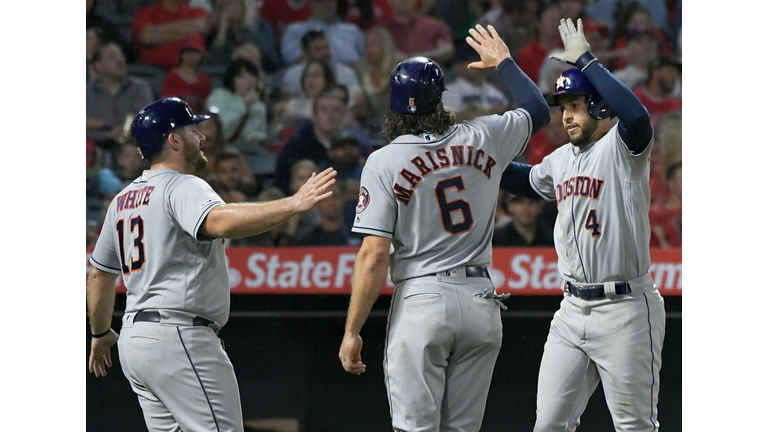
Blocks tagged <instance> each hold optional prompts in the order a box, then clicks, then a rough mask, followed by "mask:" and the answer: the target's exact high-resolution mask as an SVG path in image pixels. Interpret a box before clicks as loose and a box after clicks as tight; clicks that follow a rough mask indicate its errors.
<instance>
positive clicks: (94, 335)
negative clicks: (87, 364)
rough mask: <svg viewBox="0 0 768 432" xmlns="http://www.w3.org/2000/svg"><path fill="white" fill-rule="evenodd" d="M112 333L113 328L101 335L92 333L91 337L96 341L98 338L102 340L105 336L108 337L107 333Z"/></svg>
mask: <svg viewBox="0 0 768 432" xmlns="http://www.w3.org/2000/svg"><path fill="white" fill-rule="evenodd" d="M111 331H112V327H110V328H108V329H107V331H105V332H104V333H99V334H93V333H91V337H92V338H94V339H98V338H100V337H104V336H106V335H107V333H109V332H111Z"/></svg>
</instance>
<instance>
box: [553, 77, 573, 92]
mask: <svg viewBox="0 0 768 432" xmlns="http://www.w3.org/2000/svg"><path fill="white" fill-rule="evenodd" d="M550 82H551V81H550ZM555 84H556V85H557V90H560V89H561V88H565V86H566V85H570V84H571V79H570V78H568V77H566V76H563V75H560V78H558V79H557V81H555Z"/></svg>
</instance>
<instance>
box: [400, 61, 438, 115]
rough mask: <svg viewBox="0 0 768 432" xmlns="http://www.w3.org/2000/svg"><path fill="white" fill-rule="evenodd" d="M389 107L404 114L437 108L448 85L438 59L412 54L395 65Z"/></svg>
mask: <svg viewBox="0 0 768 432" xmlns="http://www.w3.org/2000/svg"><path fill="white" fill-rule="evenodd" d="M389 89H390V93H389V108H390V109H391V110H392V112H396V113H402V114H419V113H424V112H429V111H432V110H433V109H435V107H436V106H437V104H439V103H440V98H441V96H442V95H443V92H444V91H445V90H446V88H445V76H444V75H443V71H442V69H440V66H439V65H438V64H437V62H436V61H434V60H432V59H429V58H426V57H411V58H409V59H405V60H403V61H401V62H400V63H398V64H397V66H395V68H394V69H393V70H392V75H390V77H389Z"/></svg>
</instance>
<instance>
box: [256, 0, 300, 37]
mask: <svg viewBox="0 0 768 432" xmlns="http://www.w3.org/2000/svg"><path fill="white" fill-rule="evenodd" d="M309 1H310V0H264V2H263V3H262V5H261V12H260V13H261V16H262V17H263V18H264V19H265V20H267V22H269V24H270V25H271V26H272V30H274V31H275V36H277V38H278V40H280V39H282V37H283V35H284V34H285V29H286V28H287V27H288V25H289V24H291V23H294V22H299V21H304V20H307V19H309V18H310V17H311V16H312V9H311V8H310V6H309Z"/></svg>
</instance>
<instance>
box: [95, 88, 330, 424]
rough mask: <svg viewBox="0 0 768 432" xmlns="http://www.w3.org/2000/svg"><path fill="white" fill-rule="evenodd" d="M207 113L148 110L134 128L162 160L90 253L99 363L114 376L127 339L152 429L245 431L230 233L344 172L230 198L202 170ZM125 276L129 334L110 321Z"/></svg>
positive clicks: (321, 189) (279, 211)
mask: <svg viewBox="0 0 768 432" xmlns="http://www.w3.org/2000/svg"><path fill="white" fill-rule="evenodd" d="M208 117H209V116H201V115H194V114H193V113H192V110H191V109H190V107H189V105H188V104H187V103H186V102H184V101H182V100H180V99H177V98H167V99H161V100H158V101H155V102H153V103H151V104H149V105H148V106H146V107H145V108H144V109H142V110H141V111H139V113H138V115H137V116H136V118H135V119H134V121H133V124H132V126H131V132H132V134H133V138H134V139H135V141H136V144H137V146H138V149H139V152H140V153H141V155H142V157H143V158H145V159H148V160H149V161H150V164H151V166H150V169H149V170H147V171H144V173H143V174H142V175H141V177H139V178H137V179H136V180H134V181H133V183H131V184H130V185H128V186H127V187H126V188H125V189H123V190H122V191H121V192H120V193H118V194H117V196H115V198H114V199H113V200H112V203H111V204H110V206H109V209H108V211H107V215H106V218H105V220H104V225H103V229H102V232H101V235H100V236H99V239H98V241H97V243H96V246H95V247H94V250H93V253H92V255H91V259H90V262H91V265H92V269H91V272H90V274H89V277H88V284H87V287H86V294H87V305H88V314H89V317H90V326H91V333H92V339H91V353H90V358H89V360H88V369H89V371H90V372H91V373H93V374H95V375H96V377H101V376H105V375H106V373H107V371H106V368H107V367H111V366H112V358H111V353H110V351H111V347H112V345H114V344H115V343H118V350H119V352H120V364H121V366H122V369H123V373H124V374H125V377H126V378H127V379H128V381H130V383H131V387H132V388H133V391H134V392H135V393H136V395H137V396H138V399H139V404H140V405H141V408H142V410H143V412H144V420H145V422H146V424H147V428H148V429H149V430H150V431H180V430H185V431H243V430H244V428H243V418H242V411H241V406H240V395H239V391H238V386H237V379H236V378H235V372H234V369H233V367H232V363H231V362H230V360H229V357H228V356H227V353H226V352H225V351H224V346H223V343H221V342H220V339H219V338H218V333H219V330H220V329H221V328H222V327H223V326H224V325H225V324H226V323H227V319H228V318H229V301H230V299H229V272H228V268H227V263H226V256H225V254H224V241H223V239H225V238H238V237H246V236H251V235H255V234H259V233H261V232H264V231H267V230H269V229H271V228H272V227H274V226H276V225H278V224H281V223H283V222H285V221H287V220H288V219H289V218H290V217H292V216H294V215H296V214H298V213H301V212H305V211H307V210H310V209H311V208H313V207H314V206H315V204H317V203H318V202H319V201H322V200H323V199H326V198H327V197H329V196H330V195H331V192H329V187H330V186H331V185H332V184H333V183H334V182H335V179H334V177H335V176H336V171H334V170H333V169H332V168H328V169H327V170H325V171H323V172H322V173H320V174H317V175H314V174H313V175H312V177H311V178H310V179H309V180H308V181H307V182H306V183H305V184H304V185H303V186H302V187H301V189H299V191H298V192H297V193H296V194H295V195H293V196H291V197H288V198H284V199H281V200H277V201H273V202H267V203H244V204H225V203H224V202H223V201H222V199H221V198H220V197H219V196H218V195H217V194H216V193H215V192H214V191H213V189H211V187H210V186H209V185H208V183H206V182H205V181H203V180H202V179H200V178H199V177H197V176H195V175H193V174H192V173H194V172H196V171H198V170H200V169H202V168H204V167H205V166H206V163H207V160H206V158H205V156H204V155H203V153H202V151H201V149H202V147H203V145H204V143H205V136H203V134H202V133H200V131H199V130H198V129H197V123H199V122H201V121H203V120H206V119H207V118H208ZM118 276H122V277H123V282H124V284H125V287H126V289H127V295H126V310H125V314H124V315H123V323H122V330H121V332H120V336H119V337H118V334H117V333H116V332H115V331H114V330H112V329H111V319H112V310H113V308H114V303H115V282H116V280H117V277H118Z"/></svg>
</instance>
